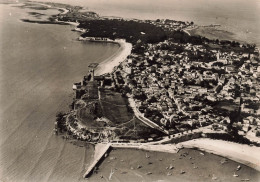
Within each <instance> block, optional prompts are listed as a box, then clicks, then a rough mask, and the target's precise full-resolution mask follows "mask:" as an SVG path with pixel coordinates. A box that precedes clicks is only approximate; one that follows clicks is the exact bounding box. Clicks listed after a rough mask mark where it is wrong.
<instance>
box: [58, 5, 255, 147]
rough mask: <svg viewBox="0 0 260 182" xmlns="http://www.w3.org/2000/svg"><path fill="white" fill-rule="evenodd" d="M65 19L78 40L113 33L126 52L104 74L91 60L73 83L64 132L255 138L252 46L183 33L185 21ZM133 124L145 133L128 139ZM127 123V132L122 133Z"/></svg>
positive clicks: (110, 137)
mask: <svg viewBox="0 0 260 182" xmlns="http://www.w3.org/2000/svg"><path fill="white" fill-rule="evenodd" d="M73 12H74V10H73ZM75 14H76V15H77V16H80V15H78V14H80V12H77V11H76V13H75ZM70 16H71V13H68V14H61V15H58V16H57V17H56V18H57V19H58V20H59V21H70V20H71V21H76V22H79V26H78V28H77V29H79V30H80V32H82V33H83V34H82V36H81V37H80V39H79V40H90V41H104V42H113V41H114V40H115V39H116V38H120V39H125V41H127V42H130V43H132V44H133V49H132V53H131V54H130V55H128V57H127V58H126V59H125V60H122V62H121V63H120V65H118V66H116V67H115V68H114V69H113V71H112V72H111V73H107V74H105V75H99V76H96V75H94V70H95V68H96V67H97V65H95V64H92V65H90V68H91V69H90V72H91V73H90V74H88V75H86V76H85V77H84V79H83V81H82V82H79V83H75V84H74V86H73V89H74V90H75V93H76V96H75V100H74V101H73V103H72V111H71V113H70V114H68V116H67V115H66V114H63V115H65V116H67V117H66V118H67V119H66V120H68V121H67V122H65V123H67V125H68V123H71V124H69V126H70V127H69V128H70V129H69V131H70V133H71V134H73V135H75V136H76V137H77V138H80V139H82V140H87V141H96V142H97V141H112V142H113V141H115V139H116V140H117V141H119V140H122V141H124V142H125V141H128V142H129V139H130V142H136V141H133V139H137V140H138V141H142V142H143V141H153V140H160V138H161V137H163V136H170V135H173V136H174V135H175V134H180V133H181V134H183V133H184V132H187V131H192V130H196V129H201V128H207V129H208V128H210V130H212V131H215V132H216V133H222V134H223V133H225V134H228V135H230V136H231V138H232V137H233V138H235V139H233V140H234V141H236V142H242V143H243V142H246V143H249V144H250V143H254V144H259V143H260V139H259V135H260V120H259V115H260V109H259V105H260V101H259V98H260V95H259V93H260V92H259V91H260V85H259V84H258V83H259V74H260V64H259V50H258V48H256V46H255V45H249V44H247V45H245V44H240V43H238V42H235V41H227V40H209V39H207V38H205V37H201V36H193V35H190V33H189V29H192V28H195V27H196V25H194V23H193V22H181V21H174V20H168V19H166V20H160V19H157V20H137V19H130V20H128V19H127V20H124V19H122V18H115V17H99V16H98V15H95V17H94V18H93V16H92V14H91V16H90V18H88V16H85V15H84V16H80V17H81V19H77V20H75V17H74V16H72V17H73V18H72V19H71V17H70ZM82 17H83V19H82ZM84 18H85V19H84ZM109 26H111V28H109ZM212 26H214V25H212ZM113 27H114V28H113ZM133 27H135V28H133ZM151 29H152V30H151ZM84 30H85V31H84ZM110 30H111V31H112V32H110ZM93 66H94V67H93ZM108 98H109V99H108ZM115 100H117V101H115ZM105 102H106V103H105ZM108 103H110V105H109V104H108ZM111 104H114V105H118V104H119V105H121V106H122V105H124V108H123V111H122V112H121V111H120V112H121V113H120V114H121V115H120V114H119V113H113V112H111V110H114V109H116V110H117V109H119V110H120V109H122V107H117V108H115V107H114V108H112V106H111ZM82 108H84V112H83V111H82ZM86 108H88V109H86ZM86 110H87V111H86ZM63 115H62V114H61V115H59V117H58V120H62V119H61V118H64V117H62V116H63ZM83 115H84V116H83ZM119 115H120V116H119ZM125 116H127V117H125ZM122 118H123V119H122ZM64 120H65V119H63V121H64ZM84 120H86V121H87V122H86V121H85V122H84ZM90 120H94V121H95V122H93V121H91V122H90ZM79 121H80V122H79ZM130 121H132V122H130ZM133 121H135V122H137V123H140V122H141V123H142V124H144V126H143V125H142V127H144V128H142V127H141V128H142V129H140V128H139V130H148V128H152V129H153V130H152V131H151V132H148V133H146V134H140V135H139V136H138V137H137V136H136V135H135V137H133V135H134V133H135V131H136V123H135V122H133ZM129 122H130V123H132V125H131V126H132V127H133V133H131V134H130V136H126V133H125V132H124V131H125V130H126V128H127V127H126V125H125V123H129ZM84 123H85V124H84ZM86 123H88V124H86ZM90 123H92V124H90ZM133 123H134V124H133ZM57 125H59V124H58V123H57ZM118 126H120V127H122V128H117V127H118ZM128 127H129V126H128ZM58 128H59V127H58ZM62 128H64V124H62ZM130 128H131V127H130ZM128 129H129V128H128ZM118 130H119V131H118ZM155 130H156V132H155ZM57 131H58V130H57ZM201 131H202V133H203V130H201ZM158 132H159V133H158ZM75 133H76V134H75ZM83 133H84V134H83ZM155 133H156V134H155ZM145 135H147V136H145ZM93 136H94V137H93ZM225 137H226V135H225Z"/></svg>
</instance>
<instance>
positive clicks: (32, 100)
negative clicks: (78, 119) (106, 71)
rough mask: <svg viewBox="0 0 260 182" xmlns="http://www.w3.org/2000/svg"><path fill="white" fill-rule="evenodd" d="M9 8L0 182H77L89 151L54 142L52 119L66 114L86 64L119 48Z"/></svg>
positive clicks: (2, 35) (1, 80)
mask: <svg viewBox="0 0 260 182" xmlns="http://www.w3.org/2000/svg"><path fill="white" fill-rule="evenodd" d="M12 6H13V5H0V12H1V16H0V24H1V32H0V42H1V44H0V51H1V53H0V55H1V56H0V59H1V62H0V64H1V73H0V74H1V75H0V88H1V89H0V91H1V102H0V108H1V109H0V117H1V121H0V149H1V151H0V153H1V155H0V170H1V174H0V176H1V178H0V179H1V180H3V181H21V180H25V181H57V179H58V178H59V180H60V179H62V180H63V181H73V180H75V179H79V178H81V177H82V174H83V173H82V172H83V171H84V169H85V167H86V165H87V163H89V161H90V157H91V155H92V152H93V148H89V149H85V148H80V147H76V146H74V145H72V144H71V143H69V142H66V141H65V140H63V139H62V138H61V137H57V136H55V135H54V134H53V128H54V121H55V115H56V113H57V112H58V111H61V110H63V111H65V110H68V106H69V103H70V102H71V101H72V94H73V92H72V83H73V82H78V81H80V80H81V79H82V77H83V76H84V75H85V74H86V73H87V72H88V65H89V63H91V62H100V61H102V60H104V59H106V58H108V57H110V56H112V55H113V54H114V52H116V51H117V50H118V45H115V44H111V45H110V44H101V43H99V44H98V43H87V42H79V41H77V40H76V38H77V37H78V36H79V34H78V33H76V32H72V31H71V29H72V28H73V27H72V26H61V25H40V24H29V23H24V22H21V21H20V20H19V19H20V18H23V17H25V18H27V17H28V14H27V12H32V11H34V10H31V9H20V8H15V7H12ZM52 11H53V10H52ZM46 13H47V12H46ZM67 174H69V175H67ZM61 176H64V177H63V178H60V177H61Z"/></svg>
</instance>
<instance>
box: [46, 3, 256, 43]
mask: <svg viewBox="0 0 260 182" xmlns="http://www.w3.org/2000/svg"><path fill="white" fill-rule="evenodd" d="M49 1H51V2H59V3H65V4H71V5H77V6H82V7H85V8H86V9H87V10H90V11H95V12H97V13H99V14H100V15H101V16H116V17H123V18H136V19H142V20H143V19H150V20H155V19H158V18H159V19H172V20H178V21H189V22H190V21H193V22H194V23H195V24H196V25H200V26H206V25H211V24H218V25H221V27H220V28H219V29H220V30H223V31H227V32H231V33H234V35H233V37H232V39H233V40H237V41H241V42H247V43H250V44H256V45H257V46H258V47H259V46H260V13H259V12H260V0H195V1H192V0H131V1H130V0H73V1H72V0H49Z"/></svg>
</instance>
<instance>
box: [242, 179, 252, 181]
mask: <svg viewBox="0 0 260 182" xmlns="http://www.w3.org/2000/svg"><path fill="white" fill-rule="evenodd" d="M241 181H250V179H241Z"/></svg>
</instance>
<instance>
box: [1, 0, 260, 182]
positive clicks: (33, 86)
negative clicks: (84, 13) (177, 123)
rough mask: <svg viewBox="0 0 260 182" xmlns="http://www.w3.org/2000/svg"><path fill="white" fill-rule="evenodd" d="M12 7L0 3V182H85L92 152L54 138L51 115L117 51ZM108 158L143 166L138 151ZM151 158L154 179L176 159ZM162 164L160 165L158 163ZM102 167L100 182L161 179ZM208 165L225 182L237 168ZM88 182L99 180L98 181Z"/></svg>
mask: <svg viewBox="0 0 260 182" xmlns="http://www.w3.org/2000/svg"><path fill="white" fill-rule="evenodd" d="M97 2H98V3H99V2H100V3H101V2H103V3H104V1H97ZM116 2H118V1H116ZM107 3H108V1H107ZM93 4H95V3H93ZM13 6H16V5H6V4H5V5H3V4H0V25H1V28H0V96H1V97H0V119H1V120H0V181H5V182H13V181H15V182H16V181H18V182H19V181H26V182H27V181H32V182H34V181H44V182H45V181H86V180H84V179H83V178H82V175H83V173H84V171H85V170H86V167H87V166H88V165H89V163H90V162H91V157H92V155H93V150H94V149H93V146H88V147H86V148H84V147H77V146H75V145H73V144H72V143H70V142H69V141H65V140H63V139H62V138H61V137H59V136H56V135H54V134H53V128H54V120H55V115H56V113H57V112H58V111H66V110H68V105H69V104H70V103H71V101H72V97H73V95H72V93H73V92H72V89H71V88H72V83H73V82H78V81H79V80H81V79H82V77H83V75H85V74H86V73H87V71H88V69H87V66H88V65H89V63H91V62H101V61H103V60H105V59H107V58H108V57H110V56H113V54H114V53H115V52H117V51H118V46H117V45H115V44H103V43H89V42H79V41H77V40H76V39H77V37H78V36H79V34H78V33H76V32H72V31H71V29H72V28H73V27H72V26H61V25H41V24H30V23H24V22H22V21H20V19H21V18H32V17H31V16H29V15H28V12H41V13H43V14H46V16H47V15H49V14H54V13H56V12H55V11H54V10H51V11H49V10H48V11H38V10H37V11H36V10H33V9H21V8H17V7H13ZM118 6H121V4H120V3H118ZM93 7H94V5H93ZM96 7H98V6H97V5H96ZM46 16H44V17H43V18H46ZM197 153H198V152H197ZM197 153H196V155H197ZM198 155H199V154H198ZM111 156H116V157H118V159H121V158H122V159H124V160H125V161H130V162H132V163H131V164H132V165H133V166H134V167H136V166H137V165H138V164H141V165H147V161H146V158H145V157H144V156H145V152H144V151H136V150H134V152H133V151H132V150H116V151H112V153H111ZM151 156H152V160H153V164H154V165H152V166H151V167H150V168H149V170H151V171H152V172H153V171H157V168H158V166H163V168H164V169H165V168H166V166H167V165H168V166H169V161H168V159H169V158H173V157H174V158H178V156H177V155H172V154H164V153H152V154H151ZM160 158H162V159H163V162H160V161H159V159H160ZM108 160H109V159H106V160H105V161H104V163H102V165H101V166H100V172H102V173H103V174H105V175H106V179H107V176H109V173H110V169H111V168H112V167H113V168H118V169H123V170H125V171H127V172H128V174H129V175H125V174H121V172H122V171H120V172H116V174H115V175H114V178H113V180H112V181H124V180H126V181H132V180H133V179H134V180H140V181H141V180H145V181H152V180H155V179H157V180H159V179H165V176H166V173H164V172H165V170H163V168H161V169H160V170H161V171H160V172H154V173H156V176H155V178H154V176H147V175H145V173H146V172H148V171H146V170H148V169H146V168H143V169H142V170H141V171H138V170H131V169H130V166H129V165H128V164H126V163H121V162H120V161H119V160H118V161H117V162H116V163H114V162H111V163H109V165H108V162H109V161H108ZM209 160H212V164H214V165H212V168H210V166H209V167H207V165H206V164H205V166H204V171H206V169H208V168H209V169H210V170H208V171H207V173H208V172H209V173H210V174H211V175H212V173H213V172H212V171H214V170H216V169H217V170H219V172H218V173H219V175H220V176H224V177H226V178H224V179H227V180H228V181H230V180H229V175H232V173H231V172H230V171H229V173H228V174H226V171H227V170H228V169H229V168H231V167H232V168H235V167H236V166H237V165H238V164H237V163H235V162H232V161H230V162H229V165H228V166H226V168H222V166H220V164H219V160H220V158H217V159H214V160H213V158H212V157H210V158H209ZM204 161H206V160H204ZM214 161H215V162H214ZM186 163H187V164H188V161H186ZM176 165H180V166H181V167H188V166H189V165H182V162H181V161H180V164H176ZM176 168H178V169H180V168H179V167H178V166H176ZM243 170H245V171H242V172H243V173H244V174H246V176H245V177H247V178H248V177H250V175H252V176H254V179H256V177H255V176H256V175H259V173H257V172H256V171H254V170H252V169H250V168H247V167H243ZM175 173H176V175H178V174H179V172H175ZM192 175H197V176H198V174H197V173H194V174H193V173H190V174H189V176H188V177H184V178H183V177H181V176H178V177H177V178H176V177H175V176H172V177H168V179H167V180H165V181H173V180H174V179H175V180H176V179H178V180H177V181H189V179H192ZM206 175H208V174H206V172H205V176H206ZM231 178H233V177H232V176H231ZM202 179H203V178H202ZM204 179H206V178H204ZM207 179H209V180H210V179H211V177H210V178H207ZM258 179H259V178H258ZM90 181H103V179H101V178H100V177H99V174H98V175H94V176H93V178H91V179H90ZM252 181H254V180H252Z"/></svg>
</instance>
